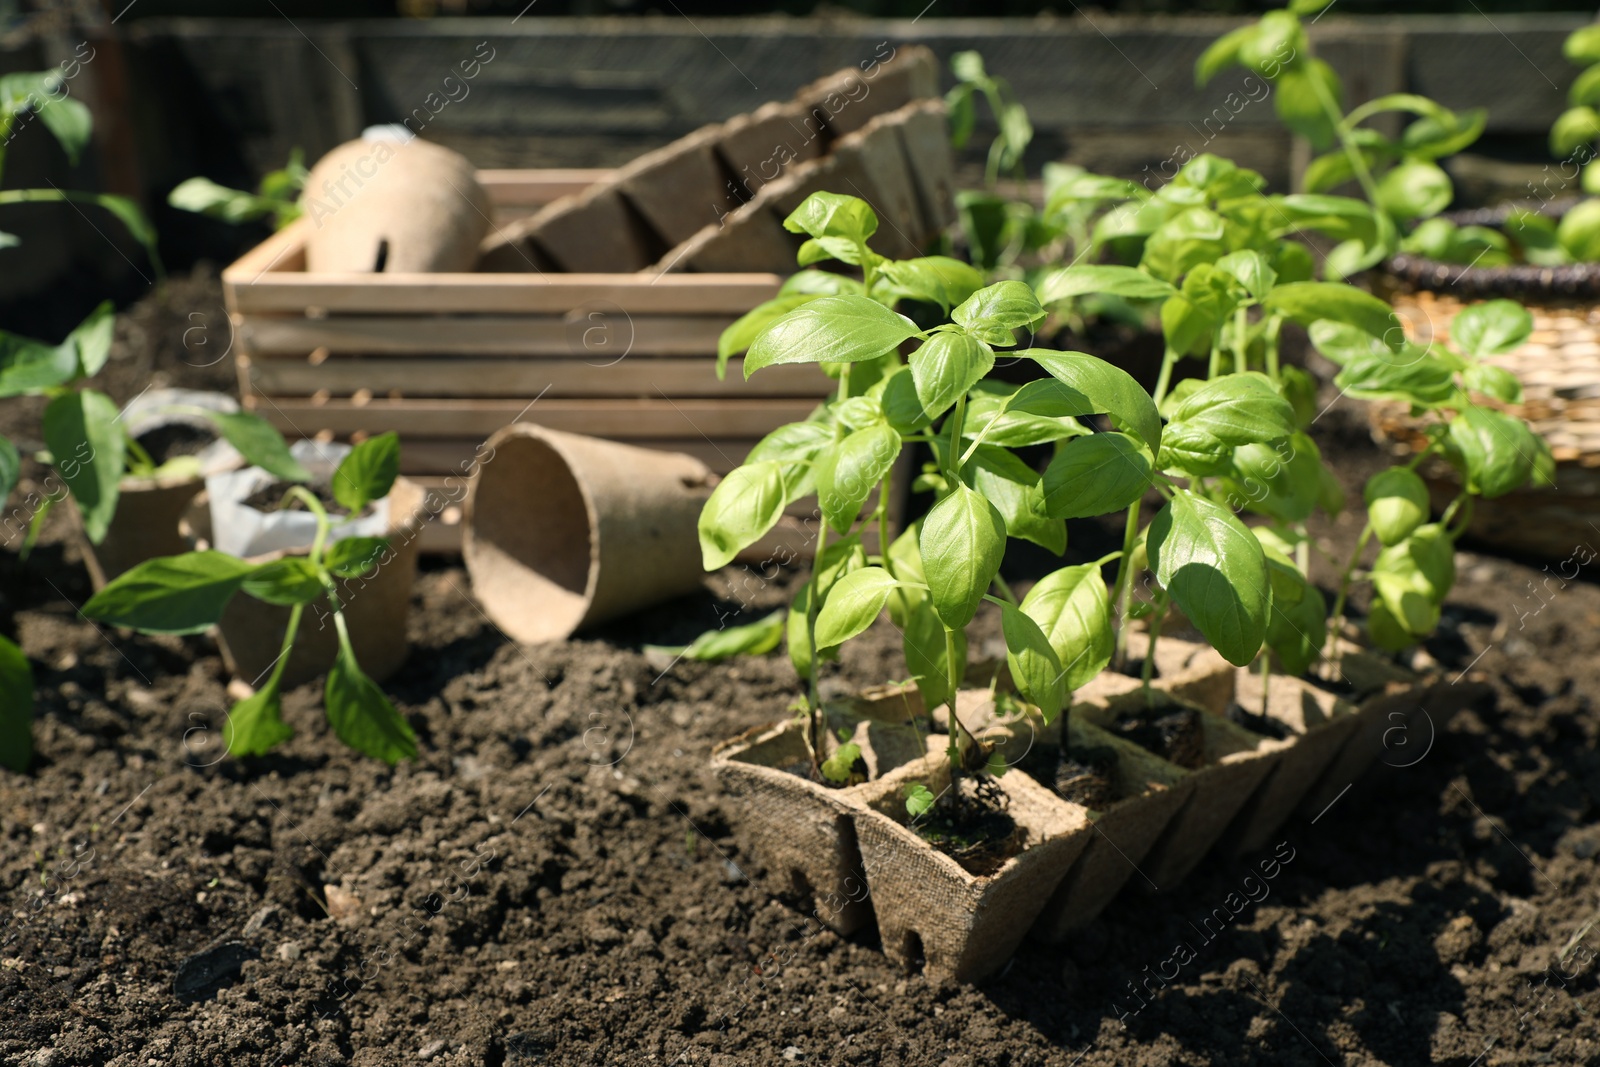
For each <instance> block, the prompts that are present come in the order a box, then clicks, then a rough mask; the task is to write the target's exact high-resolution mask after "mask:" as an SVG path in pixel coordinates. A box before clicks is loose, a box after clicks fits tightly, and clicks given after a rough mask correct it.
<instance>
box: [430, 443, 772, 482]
mask: <svg viewBox="0 0 1600 1067" xmlns="http://www.w3.org/2000/svg"><path fill="white" fill-rule="evenodd" d="M485 436H487V435H485ZM757 440H759V438H755V437H749V438H735V439H725V440H716V441H708V440H707V439H705V438H704V437H685V438H667V439H650V438H636V439H634V440H630V441H629V442H628V444H630V445H638V446H639V447H640V448H655V449H660V450H661V451H663V452H683V453H685V454H687V455H690V456H693V457H694V458H695V459H698V460H699V461H700V462H701V463H704V464H705V465H706V466H707V467H710V468H711V469H712V470H713V471H714V472H716V473H717V474H727V473H728V472H729V471H731V470H733V468H735V467H737V466H738V465H739V464H741V463H743V462H744V458H745V456H747V455H749V454H750V450H751V449H752V448H754V447H755V445H756V441H757ZM483 441H484V438H483V437H463V438H457V439H446V440H438V439H427V438H416V437H410V438H408V437H406V436H405V435H404V434H402V435H401V437H400V472H401V473H402V474H405V475H407V476H410V475H413V474H415V475H418V476H420V477H427V476H439V477H443V476H446V475H456V476H462V475H470V474H471V473H472V471H473V470H474V469H475V468H476V465H477V464H478V463H481V462H483V461H484V460H483V458H481V457H480V454H479V449H480V447H481V446H482V444H483Z"/></svg>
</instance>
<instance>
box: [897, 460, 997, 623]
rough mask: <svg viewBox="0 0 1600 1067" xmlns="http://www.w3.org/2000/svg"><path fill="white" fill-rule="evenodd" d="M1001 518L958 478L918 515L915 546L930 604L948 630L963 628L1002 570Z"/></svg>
mask: <svg viewBox="0 0 1600 1067" xmlns="http://www.w3.org/2000/svg"><path fill="white" fill-rule="evenodd" d="M1005 540H1006V526H1005V520H1004V519H1003V518H1002V517H1001V515H1000V513H999V512H998V511H996V510H995V508H994V505H993V504H990V503H989V502H988V501H987V500H985V499H984V498H983V497H981V496H979V495H978V494H977V493H975V492H973V491H972V490H971V489H969V488H967V486H965V485H962V484H959V483H958V484H957V485H956V486H955V487H954V488H953V489H952V490H951V491H950V494H949V495H948V496H946V497H945V498H944V499H943V500H941V501H939V502H938V503H937V504H935V505H934V506H933V507H932V508H931V509H930V510H929V511H928V514H927V515H926V516H925V517H924V518H923V520H922V530H921V534H920V536H919V537H918V548H919V549H920V550H921V552H922V568H923V571H924V573H925V574H926V575H927V578H928V588H929V590H930V591H931V594H932V598H933V607H934V610H935V611H936V612H937V613H938V615H939V618H940V620H941V621H942V622H943V623H944V624H945V625H946V626H948V627H949V628H950V629H952V630H960V629H964V628H965V627H966V625H967V623H969V622H971V621H972V617H973V616H974V615H976V614H977V612H978V605H979V604H981V603H982V602H983V595H984V594H985V593H986V592H988V591H989V584H990V583H991V582H993V581H994V576H995V575H996V574H998V573H999V571H1000V558H1001V556H1002V555H1004V553H1005Z"/></svg>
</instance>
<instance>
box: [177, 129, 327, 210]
mask: <svg viewBox="0 0 1600 1067" xmlns="http://www.w3.org/2000/svg"><path fill="white" fill-rule="evenodd" d="M309 174H310V171H308V170H306V163H305V155H304V153H302V152H301V151H300V149H298V148H296V149H295V150H294V151H293V152H291V153H290V154H289V162H288V164H287V165H286V166H284V167H282V168H280V169H278V170H274V171H270V172H268V174H267V176H266V177H264V178H262V179H261V183H260V184H259V185H258V186H257V187H256V191H255V192H253V193H247V192H245V191H244V190H242V189H230V188H228V187H227V186H225V185H218V184H217V183H216V182H214V181H212V180H211V179H210V178H199V177H196V178H189V179H188V180H186V181H183V182H180V183H179V184H178V185H177V186H176V187H174V188H173V190H172V192H170V193H168V194H167V203H168V204H171V205H172V206H173V207H175V208H178V209H179V210H181V211H193V212H195V213H197V214H200V215H206V216H209V217H210V218H214V219H221V220H222V221H224V222H234V223H239V222H254V221H255V220H257V219H264V218H271V220H272V225H273V227H274V228H275V229H279V230H281V229H283V228H284V227H285V226H287V225H289V224H290V223H291V222H293V221H294V220H295V219H297V218H299V217H300V215H301V208H300V192H301V190H303V189H304V188H305V184H306V178H307V176H308V175H309Z"/></svg>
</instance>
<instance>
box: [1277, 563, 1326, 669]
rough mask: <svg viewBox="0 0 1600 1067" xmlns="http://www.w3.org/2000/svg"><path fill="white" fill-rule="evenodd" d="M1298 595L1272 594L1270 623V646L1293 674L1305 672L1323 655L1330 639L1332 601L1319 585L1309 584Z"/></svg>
mask: <svg viewBox="0 0 1600 1067" xmlns="http://www.w3.org/2000/svg"><path fill="white" fill-rule="evenodd" d="M1302 584H1303V586H1304V591H1303V592H1302V594H1301V596H1300V597H1299V598H1298V599H1292V600H1289V601H1287V602H1285V601H1284V600H1281V599H1280V598H1278V597H1276V596H1274V597H1273V598H1272V618H1271V620H1270V621H1269V622H1268V624H1267V638H1266V642H1267V647H1269V648H1271V649H1272V651H1273V652H1275V653H1277V656H1278V662H1279V663H1281V664H1282V665H1283V669H1284V671H1285V672H1286V673H1288V674H1289V675H1291V676H1298V675H1302V674H1305V673H1306V671H1308V670H1310V669H1311V665H1312V664H1313V663H1315V662H1317V660H1318V659H1320V658H1321V656H1322V649H1323V646H1324V645H1325V644H1326V643H1327V639H1328V604H1327V601H1325V600H1323V598H1322V593H1321V591H1319V590H1318V589H1317V588H1316V587H1315V586H1312V585H1310V584H1305V583H1304V582H1303V580H1302Z"/></svg>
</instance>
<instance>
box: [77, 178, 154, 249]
mask: <svg viewBox="0 0 1600 1067" xmlns="http://www.w3.org/2000/svg"><path fill="white" fill-rule="evenodd" d="M89 199H90V200H91V201H93V202H94V203H96V204H99V205H100V206H101V207H103V208H105V209H106V210H107V211H109V212H111V214H113V215H115V216H116V217H117V220H118V221H119V222H121V223H122V224H123V225H124V226H126V227H127V228H128V232H129V233H130V234H132V235H133V237H134V240H136V241H138V242H139V243H140V244H141V245H143V246H144V250H145V252H146V253H147V254H148V255H149V256H150V259H151V261H152V262H154V261H157V260H158V256H157V254H156V228H155V227H154V226H152V225H150V220H149V219H147V218H145V217H144V212H142V211H140V210H139V205H138V204H135V203H134V202H133V201H132V200H129V199H128V198H127V197H125V196H111V195H110V194H108V193H95V194H93V195H91V196H90V197H89Z"/></svg>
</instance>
